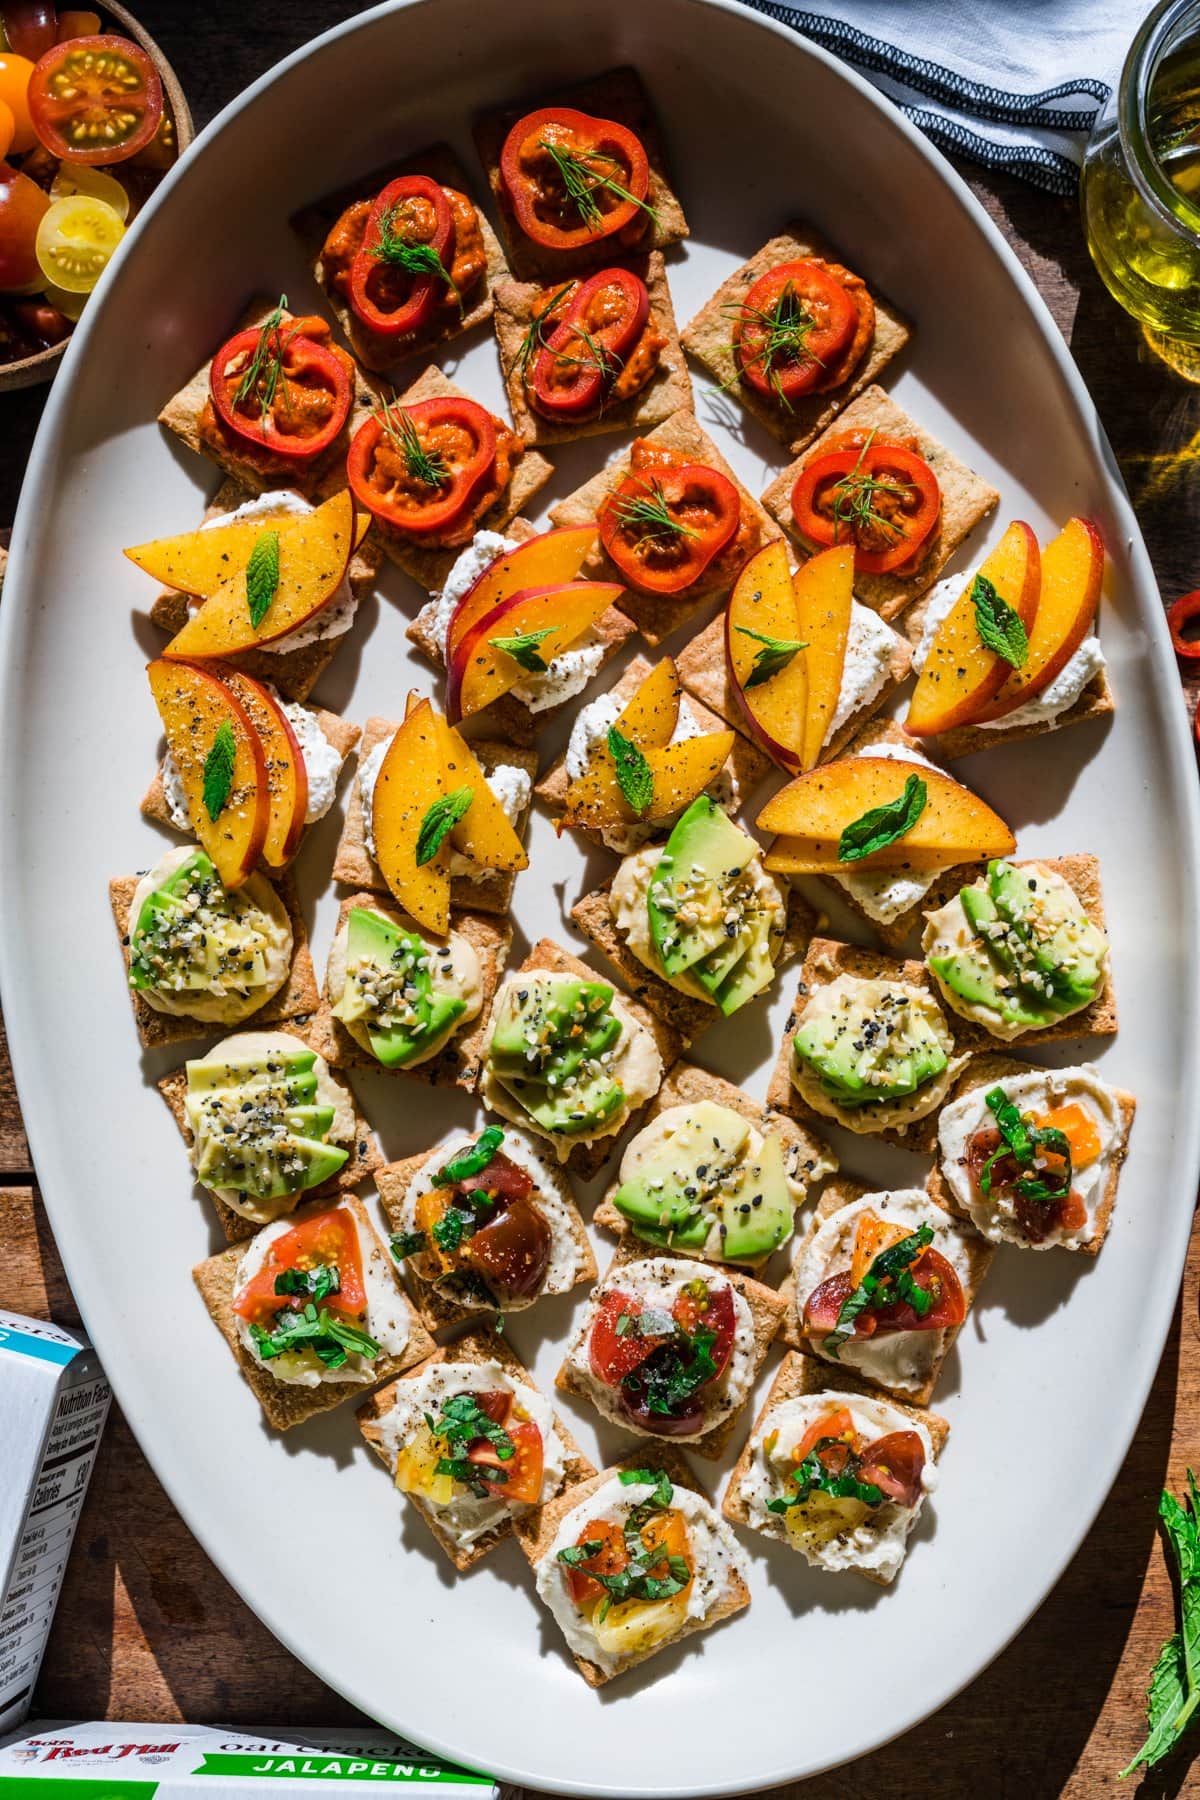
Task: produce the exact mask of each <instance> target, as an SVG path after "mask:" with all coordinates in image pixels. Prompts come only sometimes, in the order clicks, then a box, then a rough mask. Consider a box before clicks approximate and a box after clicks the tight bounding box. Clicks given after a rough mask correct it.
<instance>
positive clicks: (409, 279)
mask: <svg viewBox="0 0 1200 1800" xmlns="http://www.w3.org/2000/svg"><path fill="white" fill-rule="evenodd" d="M454 238H455V231H454V213H453V211H452V210H451V206H450V202H449V200H448V199H447V198H446V195H445V193H444V192H443V191H442V189H441V188H440V187H439V186H438V184H437V182H436V181H432V180H431V179H430V178H429V176H428V175H402V176H400V177H399V179H398V180H396V181H389V182H388V184H387V186H386V187H385V188H384V189H383V191H382V193H380V194H377V195H376V196H375V199H374V200H373V201H372V203H371V210H370V212H369V213H368V214H367V222H366V226H365V229H364V231H363V237H362V243H361V244H360V245H359V247H358V249H357V250H356V252H355V254H354V260H353V262H352V263H351V265H350V278H349V289H348V297H349V301H350V305H351V307H352V308H353V310H354V313H355V315H356V317H357V318H359V319H360V320H361V321H362V323H363V324H364V325H365V326H367V328H368V329H369V330H370V331H374V332H377V333H378V335H379V336H380V337H393V338H399V337H407V336H409V335H410V334H411V333H412V332H414V331H418V330H419V329H420V328H421V326H422V325H425V324H427V323H428V321H429V319H430V318H431V316H432V315H433V313H434V312H435V311H436V310H437V306H438V303H439V301H440V300H441V297H442V294H443V292H444V291H445V287H446V283H447V281H448V280H449V270H450V267H451V265H452V263H453V261H454Z"/></svg>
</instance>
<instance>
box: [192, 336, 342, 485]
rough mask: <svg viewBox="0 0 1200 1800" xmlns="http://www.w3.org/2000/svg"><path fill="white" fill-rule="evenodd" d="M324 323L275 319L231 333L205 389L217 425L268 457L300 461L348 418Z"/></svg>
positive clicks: (336, 355)
mask: <svg viewBox="0 0 1200 1800" xmlns="http://www.w3.org/2000/svg"><path fill="white" fill-rule="evenodd" d="M329 340H330V331H329V327H328V325H327V324H326V323H325V321H324V319H318V318H304V319H282V320H280V319H275V320H274V322H273V323H272V322H268V324H267V325H265V326H262V327H259V326H251V327H250V328H249V330H247V331H239V332H237V333H235V335H234V336H233V337H231V338H229V339H228V340H227V342H225V343H224V344H222V345H221V348H220V349H219V350H218V351H217V354H216V355H215V356H214V357H213V360H212V366H211V368H210V369H209V374H208V387H209V392H210V394H211V395H212V402H213V406H214V407H215V408H216V411H217V414H218V416H219V417H220V420H221V423H222V424H223V425H224V426H225V427H226V428H227V429H228V430H229V431H231V432H233V433H234V435H235V436H236V437H238V438H241V439H243V440H244V441H245V442H246V443H249V444H253V445H255V446H257V447H258V448H260V449H266V450H269V451H270V452H271V454H272V455H273V456H286V457H291V458H293V459H295V460H296V461H298V462H300V461H308V460H309V459H310V458H311V457H314V456H319V455H320V454H321V452H322V451H323V450H327V449H328V448H329V446H330V444H332V443H333V441H334V439H335V438H336V437H337V435H338V433H339V432H340V431H341V429H342V427H343V425H344V424H345V423H346V420H347V418H348V417H349V416H350V403H351V401H352V399H353V390H352V388H351V383H350V374H349V370H348V367H347V359H346V358H345V357H344V356H343V355H342V354H341V353H340V352H339V351H337V350H336V349H335V348H334V347H333V345H332V343H331V342H330V341H329Z"/></svg>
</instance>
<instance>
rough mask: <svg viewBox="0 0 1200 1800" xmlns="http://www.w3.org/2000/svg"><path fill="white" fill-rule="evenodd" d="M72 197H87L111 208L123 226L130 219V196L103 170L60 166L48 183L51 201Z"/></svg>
mask: <svg viewBox="0 0 1200 1800" xmlns="http://www.w3.org/2000/svg"><path fill="white" fill-rule="evenodd" d="M74 194H88V195H90V197H91V198H92V199H93V200H103V201H104V203H105V205H106V206H111V207H112V209H113V211H114V212H115V213H116V215H117V217H118V219H120V221H121V223H122V225H123V224H124V223H125V222H126V220H127V219H128V217H129V195H128V194H127V193H126V191H125V189H124V188H123V187H122V186H121V183H120V182H119V181H118V180H117V178H116V176H115V175H109V174H108V173H107V172H106V171H105V170H104V169H93V168H91V167H90V165H89V164H87V163H59V165H58V173H57V174H56V175H55V177H54V180H53V181H52V182H51V183H50V198H51V199H52V200H69V199H70V198H71V197H72V195H74Z"/></svg>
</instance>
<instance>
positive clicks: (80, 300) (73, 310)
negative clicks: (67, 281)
mask: <svg viewBox="0 0 1200 1800" xmlns="http://www.w3.org/2000/svg"><path fill="white" fill-rule="evenodd" d="M46 299H47V300H48V301H49V302H50V305H51V306H57V308H58V310H59V312H60V313H62V315H63V317H64V318H66V319H70V321H71V323H72V324H73V325H74V324H77V323H78V321H79V320H80V319H81V318H82V317H83V309H84V307H85V306H86V305H87V303H88V295H87V294H68V292H67V290H66V288H60V287H55V285H54V283H53V282H52V281H48V282H47V283H46Z"/></svg>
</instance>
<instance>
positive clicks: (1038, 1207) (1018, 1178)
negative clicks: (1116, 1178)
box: [966, 1107, 1099, 1244]
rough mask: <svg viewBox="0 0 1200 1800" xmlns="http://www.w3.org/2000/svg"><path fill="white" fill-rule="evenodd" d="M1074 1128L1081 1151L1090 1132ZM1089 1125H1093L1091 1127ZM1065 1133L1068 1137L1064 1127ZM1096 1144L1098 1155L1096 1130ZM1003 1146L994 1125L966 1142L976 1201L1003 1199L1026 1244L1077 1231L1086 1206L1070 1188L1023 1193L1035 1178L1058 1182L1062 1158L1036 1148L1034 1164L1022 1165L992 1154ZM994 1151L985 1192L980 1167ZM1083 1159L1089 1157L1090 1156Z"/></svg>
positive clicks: (1083, 1222) (1044, 1123) (985, 1202)
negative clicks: (1041, 1196) (1043, 1193)
mask: <svg viewBox="0 0 1200 1800" xmlns="http://www.w3.org/2000/svg"><path fill="white" fill-rule="evenodd" d="M1062 1111H1063V1112H1080V1113H1082V1112H1083V1109H1082V1107H1065V1108H1063V1109H1062ZM1085 1118H1086V1115H1085ZM1053 1120H1054V1114H1052V1113H1048V1114H1046V1115H1045V1118H1044V1119H1039V1120H1038V1121H1037V1123H1038V1125H1039V1126H1048V1125H1049V1124H1051V1123H1053ZM1088 1122H1089V1123H1090V1121H1088ZM1059 1129H1060V1130H1061V1129H1062V1127H1059ZM1076 1129H1078V1130H1079V1132H1080V1141H1081V1143H1082V1145H1083V1147H1084V1149H1085V1151H1086V1150H1087V1149H1088V1148H1089V1146H1090V1137H1089V1135H1088V1134H1087V1133H1086V1132H1085V1131H1084V1130H1083V1128H1082V1127H1078V1126H1077V1127H1076ZM1092 1130H1093V1131H1094V1130H1095V1127H1094V1126H1092ZM1066 1135H1067V1136H1068V1139H1069V1136H1070V1134H1069V1132H1068V1133H1066ZM1096 1146H1097V1147H1096V1154H1097V1155H1098V1154H1099V1133H1098V1132H1097V1133H1096ZM1003 1148H1004V1139H1003V1138H1002V1137H1001V1135H1000V1133H999V1132H998V1131H997V1130H996V1129H995V1127H994V1126H985V1127H984V1128H983V1129H982V1130H981V1131H977V1132H976V1133H975V1135H974V1137H972V1139H971V1140H970V1142H969V1143H968V1145H967V1158H966V1163H967V1178H968V1180H969V1181H970V1184H971V1192H972V1194H973V1195H974V1197H975V1199H976V1200H977V1201H978V1202H979V1204H980V1205H982V1206H995V1205H997V1203H999V1202H1004V1203H1005V1204H1007V1205H1008V1206H1010V1207H1011V1208H1012V1212H1013V1217H1014V1219H1015V1221H1016V1224H1017V1226H1018V1228H1019V1230H1020V1231H1021V1233H1022V1235H1023V1236H1024V1237H1026V1238H1028V1240H1029V1242H1030V1243H1031V1244H1041V1243H1044V1242H1045V1240H1046V1239H1047V1238H1048V1237H1050V1236H1051V1234H1052V1233H1054V1232H1056V1231H1060V1232H1075V1231H1081V1230H1082V1229H1083V1227H1084V1226H1085V1225H1086V1224H1087V1216H1088V1215H1087V1207H1086V1206H1085V1205H1084V1202H1083V1198H1082V1196H1081V1195H1080V1194H1078V1193H1077V1192H1076V1191H1075V1189H1074V1188H1068V1189H1067V1191H1066V1192H1065V1193H1062V1194H1054V1193H1051V1194H1050V1195H1048V1196H1047V1197H1046V1198H1044V1199H1037V1198H1035V1197H1033V1196H1032V1195H1031V1194H1030V1193H1029V1192H1028V1190H1026V1191H1024V1192H1022V1183H1024V1182H1027V1181H1030V1180H1033V1181H1039V1182H1041V1183H1043V1184H1044V1185H1045V1186H1047V1187H1050V1188H1054V1187H1055V1186H1057V1185H1059V1184H1061V1182H1062V1180H1063V1178H1064V1176H1065V1173H1066V1165H1065V1163H1064V1160H1063V1158H1062V1157H1061V1156H1056V1155H1055V1154H1054V1153H1053V1152H1052V1151H1048V1150H1044V1149H1039V1150H1038V1152H1037V1155H1036V1160H1035V1163H1034V1165H1033V1167H1027V1168H1023V1167H1022V1166H1021V1164H1020V1163H1019V1162H1018V1161H1017V1159H1016V1157H1015V1156H1012V1155H1002V1156H996V1152H997V1151H999V1150H1003ZM993 1156H996V1161H995V1162H992V1166H991V1168H990V1169H989V1170H988V1192H987V1194H985V1193H984V1192H983V1187H982V1177H983V1171H984V1168H985V1167H986V1165H987V1164H988V1163H989V1162H991V1159H992V1157H993ZM1088 1160H1094V1159H1093V1158H1090V1157H1089V1158H1088ZM1072 1164H1074V1159H1073V1158H1072Z"/></svg>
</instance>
